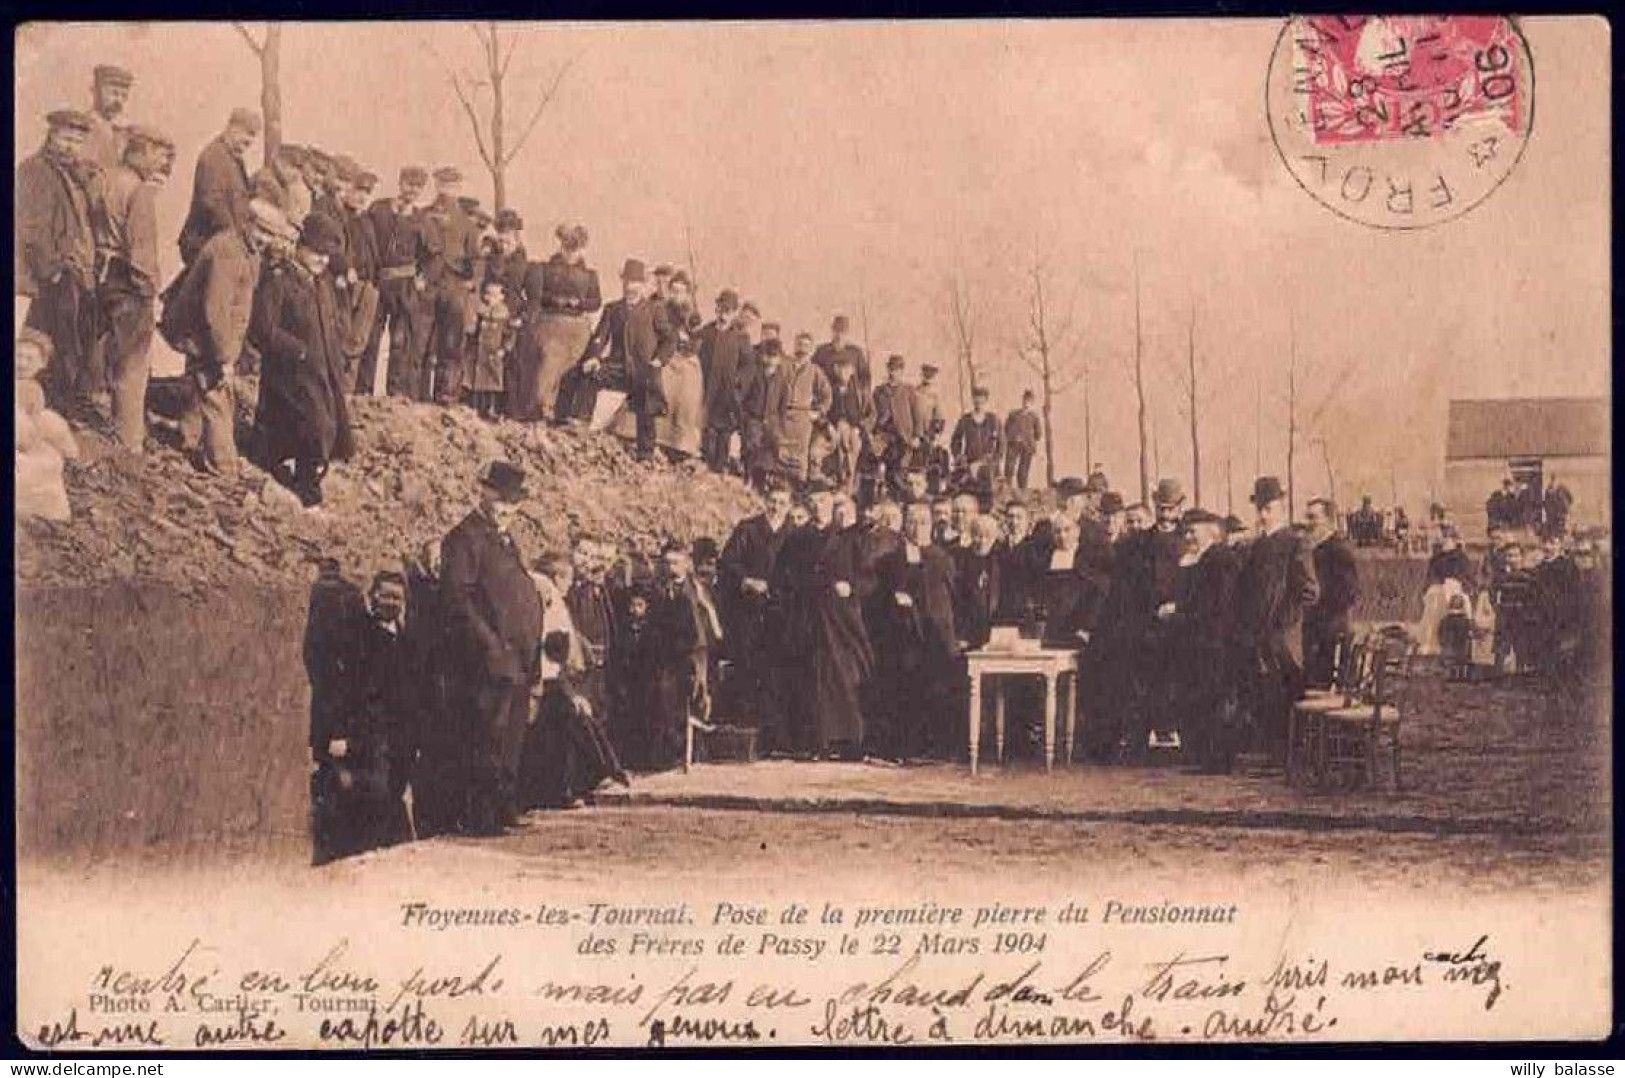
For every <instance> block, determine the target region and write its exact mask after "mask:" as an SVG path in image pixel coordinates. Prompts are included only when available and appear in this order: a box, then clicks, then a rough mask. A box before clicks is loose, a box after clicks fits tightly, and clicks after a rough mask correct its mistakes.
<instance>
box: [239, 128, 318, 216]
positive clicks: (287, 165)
mask: <svg viewBox="0 0 1625 1078" xmlns="http://www.w3.org/2000/svg"><path fill="white" fill-rule="evenodd" d="M304 166H305V148H304V147H303V146H299V145H296V144H295V143H292V142H284V143H283V144H282V145H280V146H278V147H277V148H276V152H275V153H274V154H272V155H271V160H270V161H269V162H267V163H266V165H265V167H263V168H261V169H260V170H259V171H258V172H256V173H254V179H253V180H252V181H251V182H250V184H249V188H250V190H252V191H253V193H254V197H255V198H257V199H259V200H260V201H262V202H269V203H270V204H271V205H273V206H275V207H276V208H277V209H279V210H281V211H282V213H283V215H284V216H286V217H287V218H288V221H289V223H290V224H292V225H293V226H294V227H295V228H298V227H299V225H300V224H302V223H303V222H304V220H305V215H306V214H307V213H309V212H310V205H311V195H310V189H309V188H308V187H306V186H305V176H304Z"/></svg>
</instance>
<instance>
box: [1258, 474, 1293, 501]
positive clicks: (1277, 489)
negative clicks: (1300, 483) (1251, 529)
mask: <svg viewBox="0 0 1625 1078" xmlns="http://www.w3.org/2000/svg"><path fill="white" fill-rule="evenodd" d="M1284 497H1286V488H1285V487H1283V486H1281V481H1280V480H1279V479H1277V478H1276V477H1275V476H1273V475H1261V476H1259V477H1258V479H1257V480H1255V481H1254V482H1253V494H1252V498H1251V499H1250V500H1251V501H1252V503H1253V504H1254V505H1258V506H1264V505H1268V504H1269V503H1270V502H1278V501H1280V500H1281V499H1282V498H1284Z"/></svg>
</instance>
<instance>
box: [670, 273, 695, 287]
mask: <svg viewBox="0 0 1625 1078" xmlns="http://www.w3.org/2000/svg"><path fill="white" fill-rule="evenodd" d="M671 283H672V284H681V285H686V286H688V287H689V288H692V287H694V279H693V278H691V277H690V276H689V275H688V270H678V271H676V272H675V273H673V274H672V275H671Z"/></svg>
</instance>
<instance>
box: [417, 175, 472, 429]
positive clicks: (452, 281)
mask: <svg viewBox="0 0 1625 1078" xmlns="http://www.w3.org/2000/svg"><path fill="white" fill-rule="evenodd" d="M434 185H435V198H434V201H433V202H431V203H430V204H429V208H428V210H427V211H426V216H427V217H428V221H429V224H430V227H431V229H432V231H433V232H434V234H435V237H436V238H435V239H434V240H433V245H434V246H435V247H436V251H435V257H434V258H433V259H432V260H431V262H430V269H429V273H428V279H429V288H430V290H431V292H432V293H433V295H434V322H433V326H432V328H431V329H430V331H429V359H428V363H429V365H430V366H431V367H432V368H433V376H434V399H435V401H436V402H437V403H440V404H447V405H449V404H452V403H454V402H455V401H456V400H457V397H458V395H459V394H460V393H461V392H462V387H463V352H464V343H465V341H466V337H467V333H468V330H469V328H470V326H471V324H472V321H473V311H474V304H475V296H474V288H475V281H474V262H475V260H476V259H478V258H479V254H480V249H479V227H478V226H477V225H476V224H475V222H474V218H472V217H470V216H469V214H468V211H466V210H464V209H463V207H462V204H461V203H460V202H459V201H458V198H459V197H460V196H461V195H462V192H463V174H462V171H461V170H460V169H458V168H456V167H454V166H451V165H447V166H444V167H442V168H437V169H435V173H434Z"/></svg>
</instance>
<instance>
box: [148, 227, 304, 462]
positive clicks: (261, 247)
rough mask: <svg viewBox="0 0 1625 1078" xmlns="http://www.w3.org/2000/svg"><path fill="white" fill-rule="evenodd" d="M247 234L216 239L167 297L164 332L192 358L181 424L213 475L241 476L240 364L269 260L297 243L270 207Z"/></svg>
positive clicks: (184, 438)
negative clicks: (280, 246) (236, 384)
mask: <svg viewBox="0 0 1625 1078" xmlns="http://www.w3.org/2000/svg"><path fill="white" fill-rule="evenodd" d="M248 211H249V225H248V228H247V229H245V230H244V231H242V232H239V231H237V230H236V229H226V230H224V231H222V232H217V233H215V235H214V236H213V237H212V238H211V239H210V240H209V241H208V242H207V243H205V244H204V245H203V248H202V249H201V250H200V251H198V253H197V255H196V256H195V257H194V258H193V259H192V262H191V264H190V265H189V266H187V267H186V268H185V269H184V270H183V271H182V272H181V275H180V276H179V277H177V278H176V280H175V282H174V284H172V285H170V287H169V288H168V289H166V290H165V292H164V295H163V314H162V316H161V317H160V318H159V323H158V328H159V332H161V333H162V334H163V335H164V339H165V340H166V341H168V342H169V344H170V346H171V347H173V348H174V349H175V350H176V351H178V352H180V353H181V354H183V355H185V356H186V378H187V382H188V384H189V387H190V396H191V399H190V401H189V402H188V404H187V408H186V412H185V414H184V415H183V416H182V418H181V442H182V446H183V448H184V449H186V450H187V451H189V452H192V451H196V452H197V453H198V458H199V459H198V463H199V464H200V465H201V466H202V467H203V468H204V469H205V470H207V471H213V472H218V473H219V474H222V475H228V476H235V475H236V474H237V470H238V461H237V443H236V438H235V435H234V431H233V427H234V415H233V411H234V408H233V399H234V388H233V385H232V374H233V373H234V372H235V370H236V369H237V366H238V364H239V362H240V361H241V359H242V355H243V351H244V346H245V343H246V341H247V336H248V325H249V320H250V317H251V314H252V312H253V308H254V296H255V293H256V292H257V291H258V288H259V281H260V274H261V272H262V267H263V255H264V252H265V251H266V250H267V249H268V248H270V247H271V246H272V245H273V244H274V243H277V242H291V241H292V237H293V236H295V235H296V233H294V231H293V227H292V226H291V225H290V224H288V219H287V218H286V217H284V216H283V215H282V211H281V210H278V209H277V208H276V207H275V206H272V205H271V204H269V203H266V202H259V201H254V202H250V203H249V206H248Z"/></svg>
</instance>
